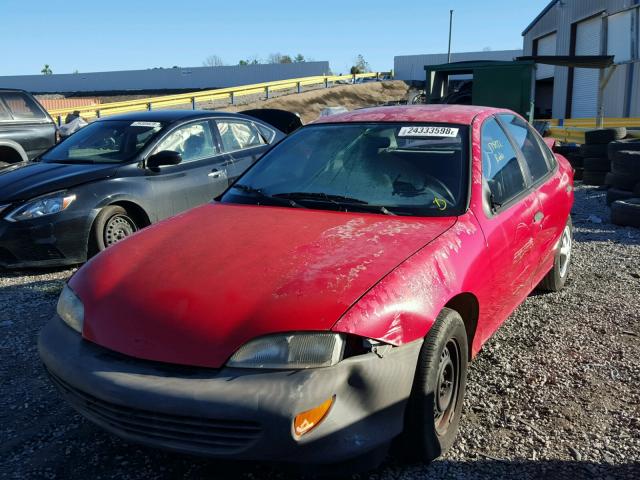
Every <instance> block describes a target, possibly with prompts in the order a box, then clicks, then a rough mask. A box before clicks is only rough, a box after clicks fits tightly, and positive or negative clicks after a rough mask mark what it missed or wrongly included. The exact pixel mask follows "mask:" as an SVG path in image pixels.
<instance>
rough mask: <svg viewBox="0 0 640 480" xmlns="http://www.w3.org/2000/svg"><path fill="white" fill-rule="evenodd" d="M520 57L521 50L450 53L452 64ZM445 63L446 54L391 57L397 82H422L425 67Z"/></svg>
mask: <svg viewBox="0 0 640 480" xmlns="http://www.w3.org/2000/svg"><path fill="white" fill-rule="evenodd" d="M520 55H522V50H495V51H488V52H461V53H452V54H451V61H452V62H466V61H470V60H502V61H509V60H513V59H514V58H515V57H519V56H520ZM441 63H447V54H446V53H433V54H427V55H400V56H397V57H393V73H394V77H395V78H396V79H398V80H406V81H409V80H414V81H424V79H425V72H424V66H425V65H439V64H441Z"/></svg>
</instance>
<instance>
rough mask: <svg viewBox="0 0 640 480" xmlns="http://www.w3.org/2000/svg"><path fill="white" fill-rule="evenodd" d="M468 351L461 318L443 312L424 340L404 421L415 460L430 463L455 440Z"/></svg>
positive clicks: (449, 310)
mask: <svg viewBox="0 0 640 480" xmlns="http://www.w3.org/2000/svg"><path fill="white" fill-rule="evenodd" d="M468 359H469V347H468V343H467V332H466V329H465V326H464V322H463V321H462V317H460V315H459V314H458V312H456V311H455V310H451V309H449V308H444V309H443V310H442V312H440V315H438V318H437V319H436V322H435V323H434V325H433V326H432V327H431V330H430V331H429V334H428V335H427V337H426V338H425V341H424V344H423V345H422V349H421V350H420V355H419V357H418V366H417V369H416V376H415V381H414V385H413V391H412V393H411V398H410V400H409V405H408V410H407V415H406V419H405V424H406V428H405V436H406V439H407V444H408V447H409V449H410V450H411V451H412V453H413V456H414V457H416V456H417V457H418V458H420V459H421V460H423V461H424V462H427V463H428V462H431V461H432V460H434V459H436V458H438V457H439V456H440V455H442V454H443V453H444V452H446V451H447V450H448V449H449V448H450V447H451V445H452V444H453V440H454V439H455V436H456V433H457V431H458V424H459V423H460V417H461V415H462V401H463V399H464V392H465V388H466V385H467V366H468Z"/></svg>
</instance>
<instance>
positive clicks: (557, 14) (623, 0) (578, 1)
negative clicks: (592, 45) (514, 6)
mask: <svg viewBox="0 0 640 480" xmlns="http://www.w3.org/2000/svg"><path fill="white" fill-rule="evenodd" d="M637 3H638V0H560V1H556V2H555V3H554V5H553V6H552V7H551V8H550V9H549V11H548V12H547V13H546V14H545V15H544V16H542V17H541V18H540V19H538V20H537V21H536V23H535V24H534V25H532V26H531V28H530V29H529V31H527V32H526V33H525V35H524V39H523V42H524V43H523V50H524V52H525V55H531V54H532V51H533V41H534V40H535V39H536V38H540V37H543V36H545V35H548V34H549V33H552V32H557V37H556V38H557V55H569V54H570V53H571V52H570V47H571V26H572V24H574V23H576V22H579V21H581V20H585V19H587V18H589V17H592V16H594V15H599V14H601V13H603V12H605V13H608V14H611V13H615V12H617V11H619V10H622V9H625V8H627V7H631V6H633V5H635V4H637ZM636 35H637V31H636ZM601 53H603V54H604V53H606V51H605V50H603V51H602V52H601ZM631 70H633V73H630V71H631ZM639 73H640V66H639V65H638V63H635V64H632V65H622V66H619V67H618V69H617V71H616V73H615V74H614V75H613V77H612V78H611V80H610V81H609V84H608V85H607V88H606V89H605V93H604V104H605V114H606V115H607V116H616V117H618V116H624V113H625V110H627V111H628V113H629V115H630V116H637V115H638V114H640V105H639V102H638V100H639V97H640V92H638V90H639V89H640V78H639V77H638V74H639ZM568 81H569V69H568V68H567V67H556V69H555V75H554V91H553V117H554V118H566V117H567V112H566V106H567V91H568ZM629 82H630V83H629ZM625 92H626V93H625ZM593 101H594V103H595V102H596V101H597V99H596V98H594V100H593Z"/></svg>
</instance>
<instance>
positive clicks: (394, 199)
mask: <svg viewBox="0 0 640 480" xmlns="http://www.w3.org/2000/svg"><path fill="white" fill-rule="evenodd" d="M468 136H469V135H468V127H467V126H463V125H451V124H435V123H429V124H424V123H422V124H421V123H410V124H395V123H393V124H392V123H375V124H371V123H367V124H357V123H350V124H340V125H336V124H325V125H312V126H308V127H305V128H303V129H301V130H298V132H296V133H294V134H292V135H291V136H289V137H288V138H287V139H285V140H284V141H283V142H281V143H280V144H279V145H278V146H276V147H275V148H274V149H273V150H271V151H270V152H269V153H267V154H266V155H265V156H264V157H263V158H262V159H261V160H260V161H259V162H258V163H256V164H255V166H254V167H253V168H251V169H250V170H249V171H248V172H247V173H246V174H245V175H244V176H242V177H241V178H240V180H238V182H237V183H236V184H235V185H233V186H232V187H231V188H230V189H229V190H228V191H227V192H226V193H225V195H224V196H223V197H222V199H221V201H222V202H225V203H245V204H247V203H252V204H266V205H282V206H290V207H298V208H300V207H303V208H322V209H333V210H342V211H365V212H372V213H380V214H386V215H417V216H448V215H458V214H460V213H462V211H464V208H465V206H466V199H467V190H468V177H469V175H468V172H469V167H468V163H469V160H468V157H469V153H468V152H469V148H468Z"/></svg>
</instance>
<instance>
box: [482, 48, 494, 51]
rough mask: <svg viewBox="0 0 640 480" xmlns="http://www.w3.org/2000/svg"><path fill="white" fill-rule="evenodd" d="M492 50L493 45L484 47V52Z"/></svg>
mask: <svg viewBox="0 0 640 480" xmlns="http://www.w3.org/2000/svg"><path fill="white" fill-rule="evenodd" d="M491 50H492V49H491V47H484V48H483V49H482V51H483V52H490V51H491Z"/></svg>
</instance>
